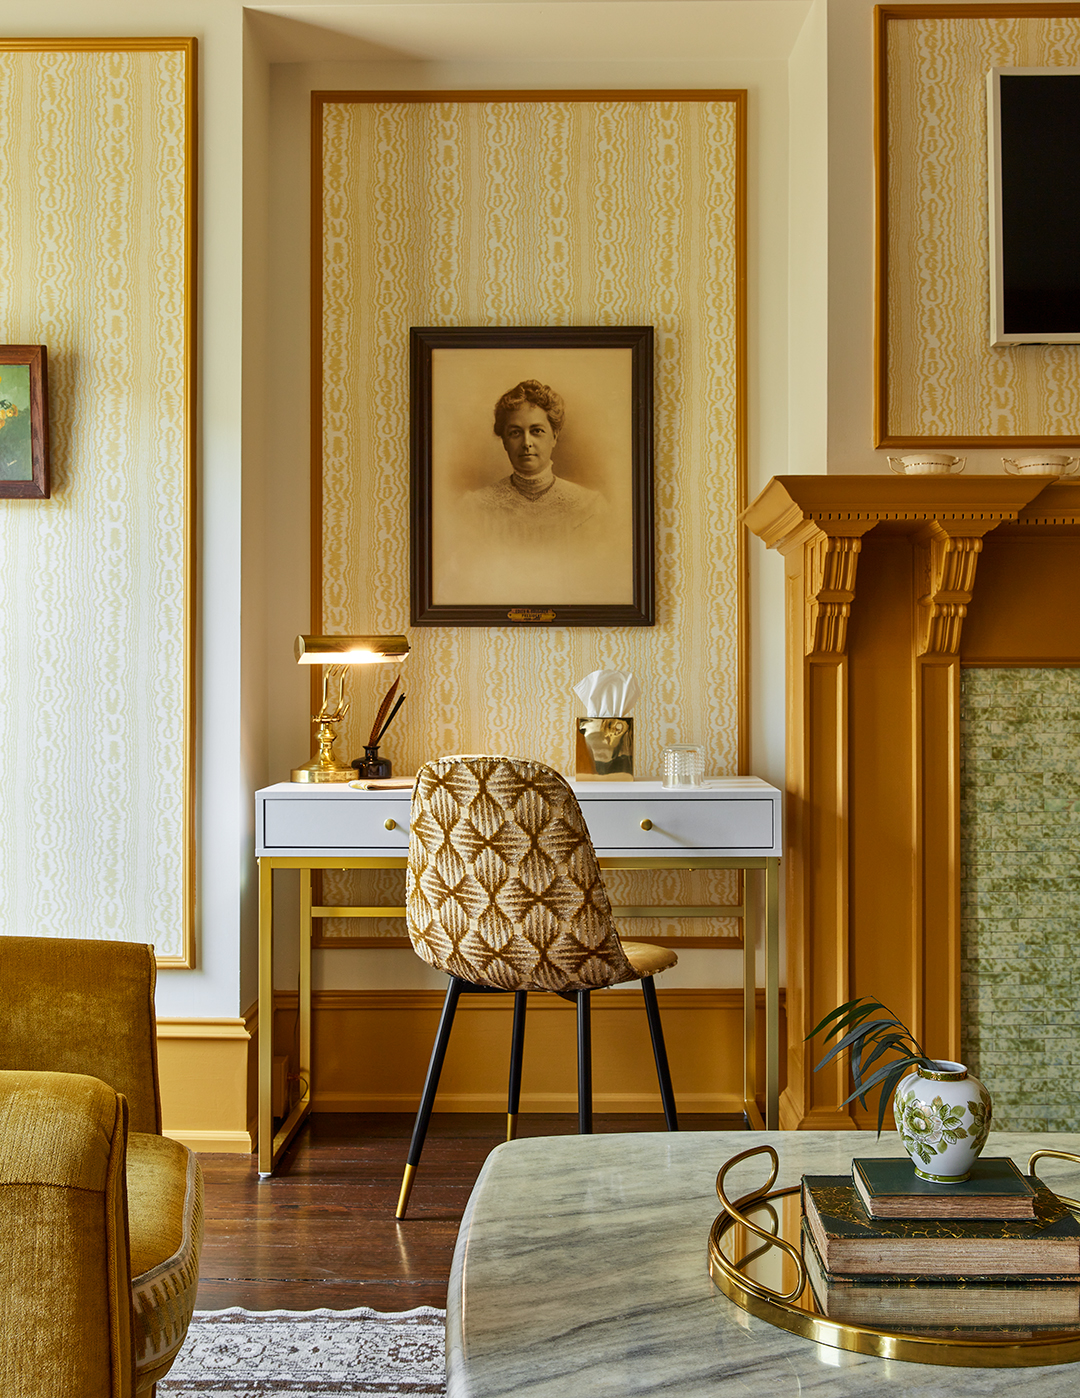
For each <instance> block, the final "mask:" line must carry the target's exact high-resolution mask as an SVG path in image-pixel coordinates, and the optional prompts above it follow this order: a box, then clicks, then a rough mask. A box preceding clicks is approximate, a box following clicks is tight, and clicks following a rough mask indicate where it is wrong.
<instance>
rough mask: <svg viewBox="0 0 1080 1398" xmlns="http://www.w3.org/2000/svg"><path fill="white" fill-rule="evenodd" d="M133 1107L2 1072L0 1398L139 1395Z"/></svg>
mask: <svg viewBox="0 0 1080 1398" xmlns="http://www.w3.org/2000/svg"><path fill="white" fill-rule="evenodd" d="M126 1145H127V1103H126V1102H125V1100H124V1098H123V1097H122V1096H121V1095H120V1094H119V1093H117V1092H115V1091H114V1090H113V1089H112V1088H111V1087H107V1086H106V1085H105V1084H104V1083H103V1082H100V1081H99V1080H98V1079H97V1078H89V1077H84V1076H82V1075H81V1074H73V1073H36V1072H21V1071H19V1072H0V1297H2V1298H3V1304H2V1306H0V1398H38V1396H39V1395H41V1394H43V1393H53V1394H64V1395H65V1398H131V1394H132V1389H133V1372H134V1356H133V1348H132V1334H131V1266H130V1261H129V1256H128V1237H127V1195H126V1190H125V1181H124V1161H125V1152H126Z"/></svg>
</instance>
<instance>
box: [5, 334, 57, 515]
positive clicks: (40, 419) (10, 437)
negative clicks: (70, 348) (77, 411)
mask: <svg viewBox="0 0 1080 1398" xmlns="http://www.w3.org/2000/svg"><path fill="white" fill-rule="evenodd" d="M46 359H47V356H46V353H45V346H44V345H0V499H3V498H7V499H22V500H47V499H48V496H49V392H48V376H47V372H46Z"/></svg>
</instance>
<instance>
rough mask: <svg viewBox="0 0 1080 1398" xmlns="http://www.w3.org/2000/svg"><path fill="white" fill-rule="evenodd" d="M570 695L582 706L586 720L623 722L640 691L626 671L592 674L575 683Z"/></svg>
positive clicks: (606, 671) (601, 671) (598, 671)
mask: <svg viewBox="0 0 1080 1398" xmlns="http://www.w3.org/2000/svg"><path fill="white" fill-rule="evenodd" d="M574 693H575V694H576V695H577V697H578V698H579V699H580V700H581V702H582V703H583V704H584V705H585V717H586V718H624V717H625V716H626V715H627V714H628V713H629V712H630V710H631V709H632V708H633V707H634V705H635V703H636V702H637V699H638V696H639V695H640V693H641V688H640V686H639V685H638V682H637V680H635V679H634V676H633V674H632V672H631V671H629V670H594V671H593V672H592V674H591V675H586V676H585V678H584V679H583V680H578V682H577V684H576V685H574Z"/></svg>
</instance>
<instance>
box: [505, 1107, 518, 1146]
mask: <svg viewBox="0 0 1080 1398" xmlns="http://www.w3.org/2000/svg"><path fill="white" fill-rule="evenodd" d="M517 1119H518V1114H517V1112H507V1113H506V1139H507V1140H508V1141H512V1140H513V1139H514V1138H515V1137H516V1136H517Z"/></svg>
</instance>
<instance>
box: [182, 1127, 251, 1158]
mask: <svg viewBox="0 0 1080 1398" xmlns="http://www.w3.org/2000/svg"><path fill="white" fill-rule="evenodd" d="M161 1134H162V1135H163V1136H168V1138H169V1140H170V1141H179V1142H180V1144H181V1145H182V1146H187V1148H188V1150H194V1151H204V1152H207V1153H213V1154H222V1155H250V1154H251V1152H252V1151H253V1150H254V1148H255V1147H254V1144H253V1141H252V1137H251V1134H250V1133H249V1132H247V1131H199V1130H192V1131H185V1130H183V1129H181V1128H178V1127H177V1128H173V1129H172V1130H169V1131H163V1132H162V1133H161Z"/></svg>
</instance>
